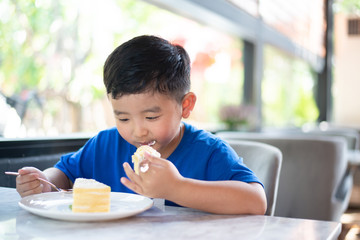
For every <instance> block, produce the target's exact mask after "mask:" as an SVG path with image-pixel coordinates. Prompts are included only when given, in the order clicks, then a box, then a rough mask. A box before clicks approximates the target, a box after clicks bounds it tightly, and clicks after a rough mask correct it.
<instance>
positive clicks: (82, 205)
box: [72, 178, 111, 212]
mask: <svg viewBox="0 0 360 240" xmlns="http://www.w3.org/2000/svg"><path fill="white" fill-rule="evenodd" d="M110 192H111V189H110V187H109V186H108V185H106V184H103V183H101V182H98V181H96V180H94V179H85V178H77V179H76V180H75V183H74V186H73V199H74V201H73V205H72V211H73V212H109V211H110Z"/></svg>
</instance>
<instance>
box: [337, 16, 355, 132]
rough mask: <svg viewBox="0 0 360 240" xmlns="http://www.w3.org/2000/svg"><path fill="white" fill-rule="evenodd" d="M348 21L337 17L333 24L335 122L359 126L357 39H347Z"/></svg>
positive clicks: (352, 37)
mask: <svg viewBox="0 0 360 240" xmlns="http://www.w3.org/2000/svg"><path fill="white" fill-rule="evenodd" d="M347 19H348V17H347V16H345V15H343V14H336V15H335V19H334V20H335V21H334V24H335V25H334V34H335V44H334V52H335V58H334V60H335V61H334V85H333V96H334V116H333V117H334V119H333V120H334V122H335V123H336V124H339V125H346V126H355V127H359V126H360V99H359V97H360V35H357V36H348V34H347Z"/></svg>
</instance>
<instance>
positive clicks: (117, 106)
mask: <svg viewBox="0 0 360 240" xmlns="http://www.w3.org/2000/svg"><path fill="white" fill-rule="evenodd" d="M109 99H110V102H111V105H112V108H113V111H114V116H115V121H116V127H117V130H118V132H119V134H120V135H121V136H122V137H123V138H124V139H125V140H126V141H127V142H129V143H130V144H132V145H134V146H136V147H139V146H141V145H151V146H152V147H153V148H154V149H156V150H157V151H158V152H160V153H161V155H162V157H164V158H166V157H168V156H169V155H170V154H171V153H172V152H173V151H174V150H175V148H176V146H177V145H178V143H179V141H180V138H181V136H180V123H181V119H182V114H183V113H182V112H183V109H182V105H181V104H179V103H178V102H176V101H175V100H174V99H171V98H169V97H167V96H166V95H163V94H160V93H151V92H150V93H140V94H129V95H124V96H122V97H120V98H118V99H114V98H112V97H111V96H110V95H109Z"/></svg>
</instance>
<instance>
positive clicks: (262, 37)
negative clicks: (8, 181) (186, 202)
mask: <svg viewBox="0 0 360 240" xmlns="http://www.w3.org/2000/svg"><path fill="white" fill-rule="evenodd" d="M142 34H151V35H157V36H161V37H163V38H166V39H168V40H170V41H171V42H175V43H178V44H181V45H182V46H184V47H185V49H186V50H187V51H188V53H189V55H190V58H191V61H192V73H191V74H192V75H191V79H192V91H194V92H195V93H196V94H197V96H198V102H197V104H196V107H195V110H194V111H193V113H192V115H191V117H190V119H188V120H186V121H188V122H191V123H193V124H194V125H196V126H198V127H200V128H205V129H207V130H209V131H213V132H216V131H219V130H224V129H234V128H236V129H240V130H244V131H255V130H259V129H267V128H279V129H280V128H281V129H292V128H302V127H303V126H306V125H309V124H310V125H311V124H318V123H320V122H324V121H325V122H328V123H333V124H337V125H341V126H351V127H359V126H360V111H359V109H360V101H358V100H357V96H358V95H359V94H358V92H359V89H360V79H359V67H358V66H359V62H360V57H359V56H360V54H359V52H360V2H359V1H358V0H334V1H326V0H315V1H314V0H304V1H295V0H287V1H282V0H272V1H262V0H242V1H236V0H231V1H230V0H229V1H226V0H221V1H196V0H192V1H191V0H180V1H169V0H157V1H156V0H148V1H142V0H105V1H95V0H86V1H85V0H76V1H70V0H62V1H58V0H1V1H0V39H1V40H0V137H4V138H23V137H38V136H58V135H64V134H65V135H66V134H72V133H95V132H97V131H99V130H102V129H105V128H108V127H110V126H113V125H114V121H113V116H112V112H111V110H110V105H109V103H108V100H107V97H106V94H105V89H104V86H103V82H102V70H103V64H104V62H105V59H106V57H107V56H108V55H109V54H110V53H111V51H112V50H113V49H114V48H116V47H117V46H118V45H120V44H121V43H123V42H125V41H127V40H129V39H131V38H133V37H135V36H138V35H142Z"/></svg>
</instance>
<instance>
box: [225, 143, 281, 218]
mask: <svg viewBox="0 0 360 240" xmlns="http://www.w3.org/2000/svg"><path fill="white" fill-rule="evenodd" d="M228 143H229V144H230V146H231V147H232V148H233V149H234V150H235V151H236V153H237V154H238V155H239V156H240V157H242V158H243V161H244V163H245V164H246V166H248V167H249V168H250V169H251V170H252V171H253V172H254V173H255V174H256V176H257V177H258V178H259V179H260V181H261V182H262V184H263V185H264V188H265V193H266V198H267V205H268V207H267V210H266V213H265V215H269V216H273V215H274V212H275V207H276V197H277V192H278V185H279V177H280V168H281V162H282V154H281V151H280V150H279V149H278V148H276V147H273V146H271V145H268V144H264V143H257V142H251V141H241V140H228Z"/></svg>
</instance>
